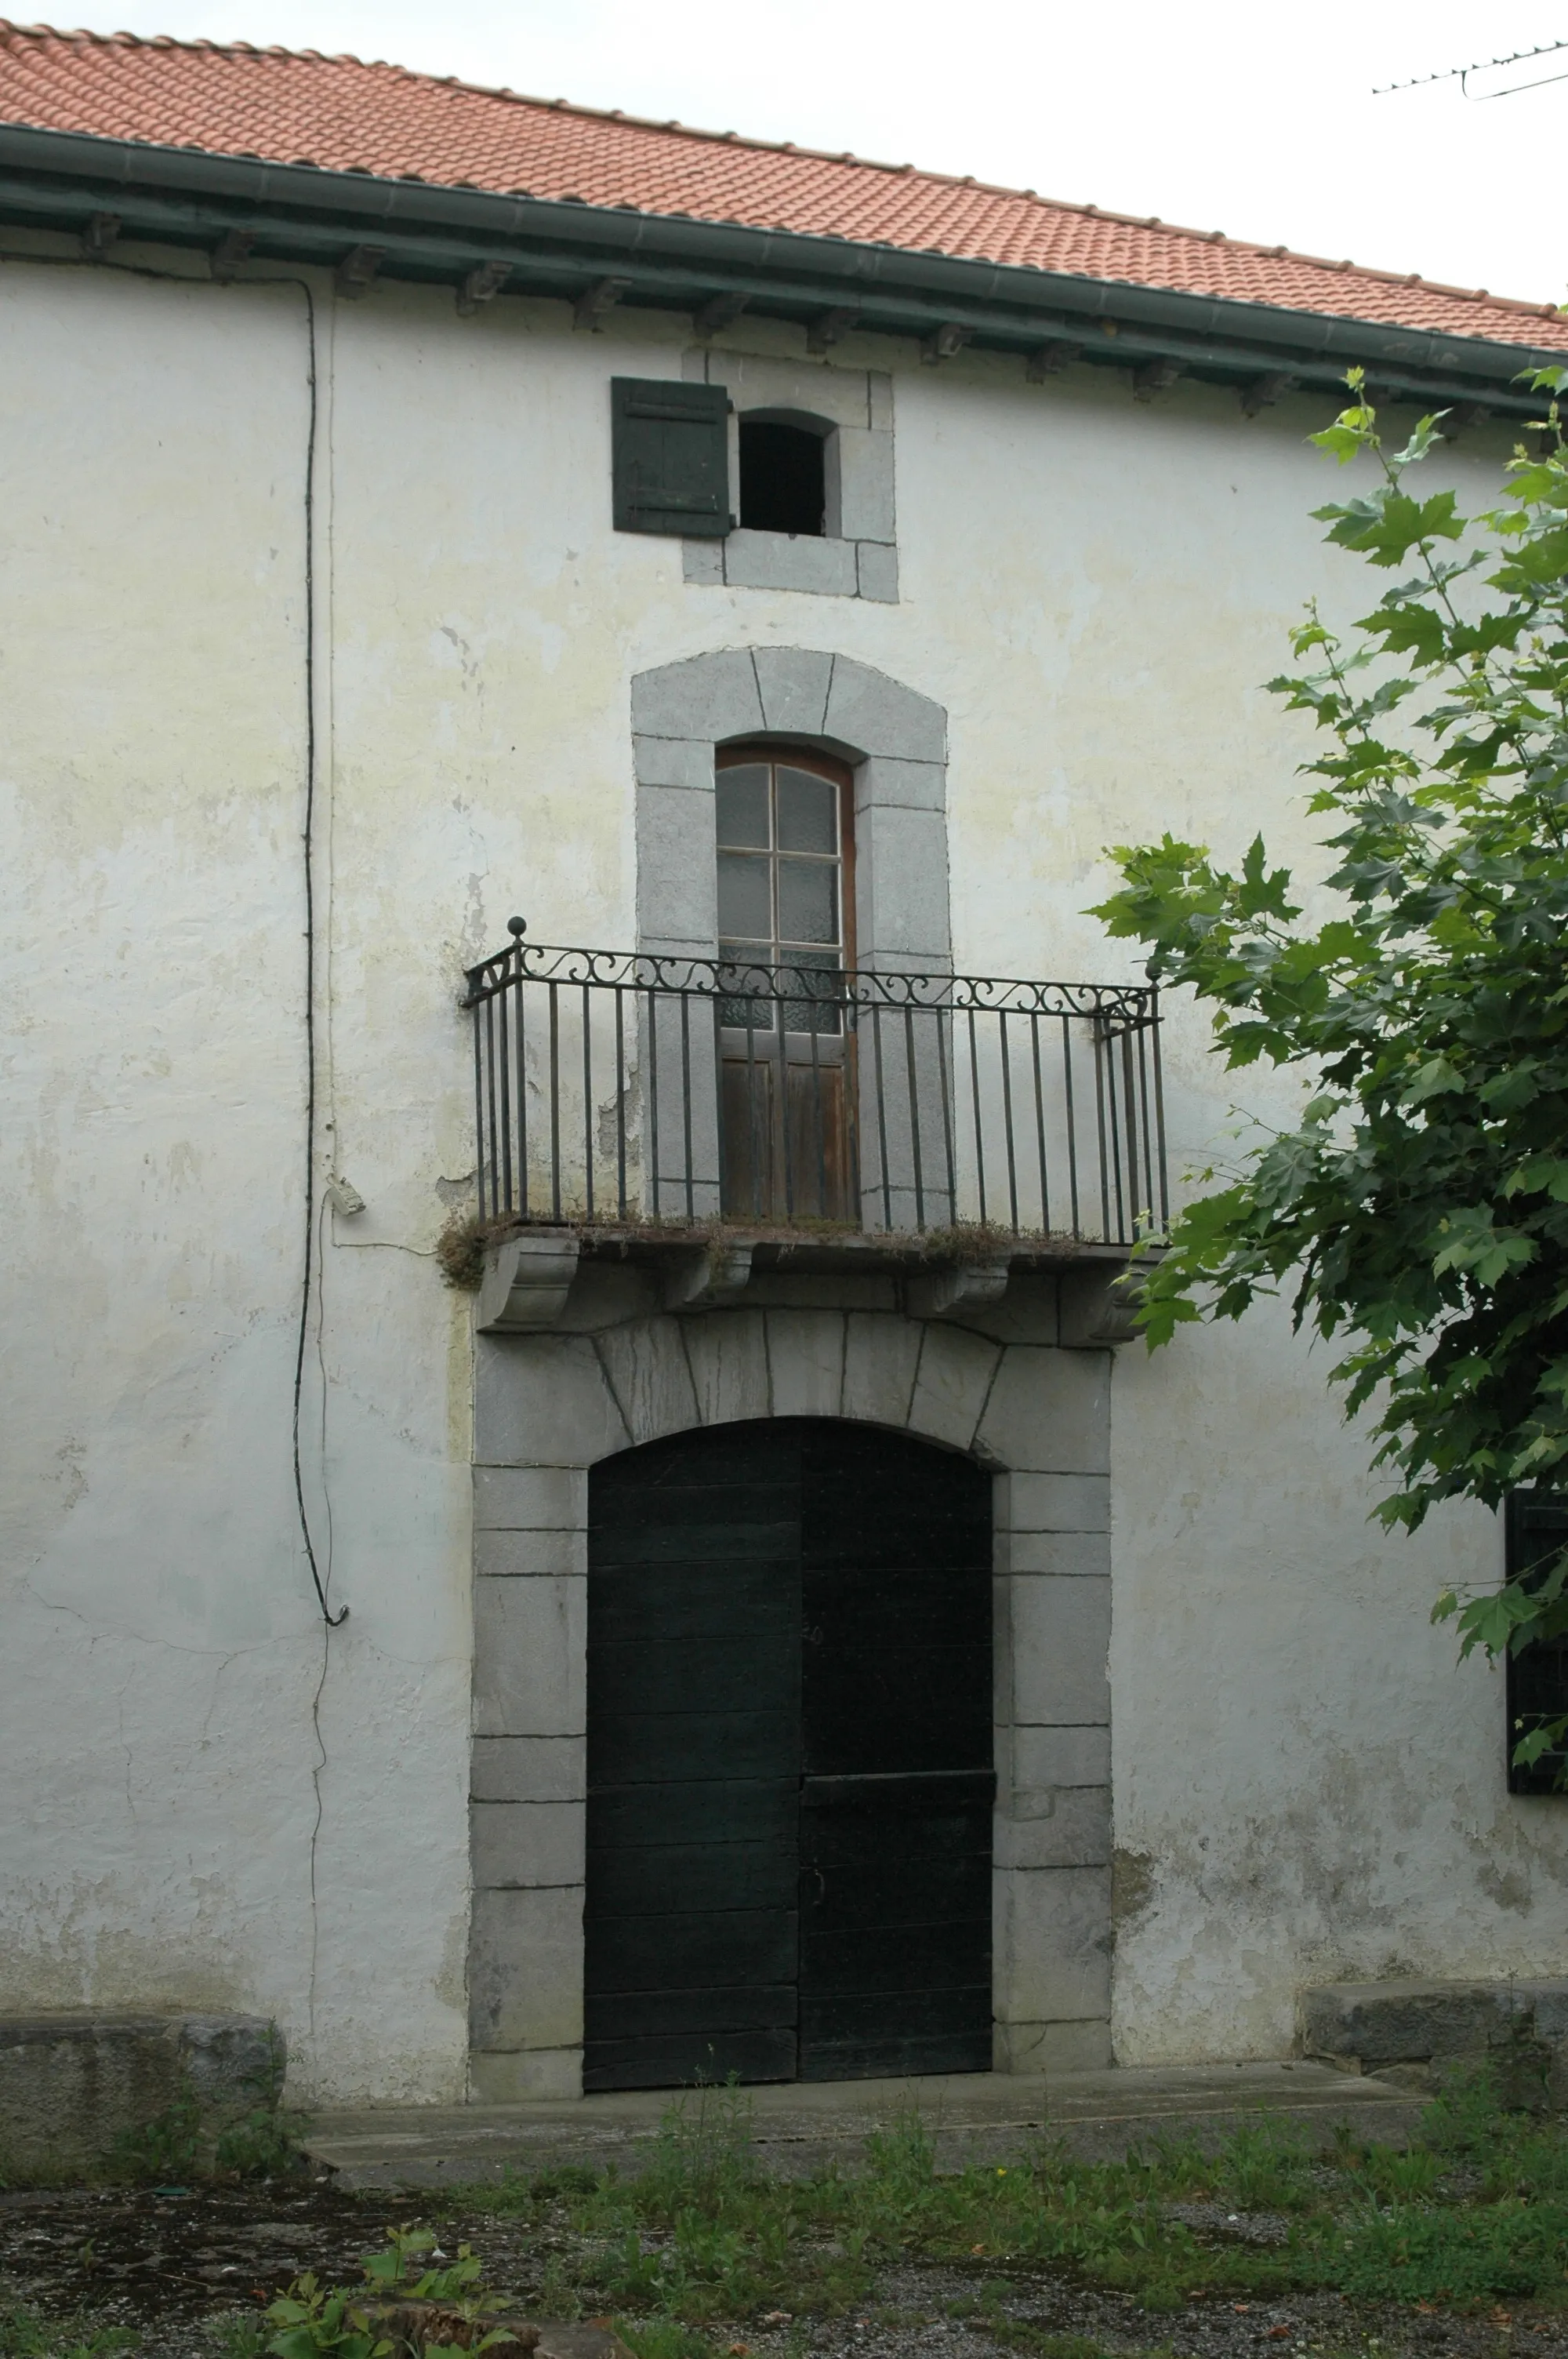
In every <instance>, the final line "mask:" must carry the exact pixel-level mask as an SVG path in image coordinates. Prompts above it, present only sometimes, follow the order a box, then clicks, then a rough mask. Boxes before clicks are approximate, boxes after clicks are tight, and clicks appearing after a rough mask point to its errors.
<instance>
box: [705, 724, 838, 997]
mask: <svg viewBox="0 0 1568 2359" xmlns="http://www.w3.org/2000/svg"><path fill="white" fill-rule="evenodd" d="M715 766H716V771H717V777H716V780H715V783H716V786H717V788H718V836H719V935H720V938H721V945H722V948H721V955H722V956H723V957H725V958H737V959H742V960H761V961H762V962H763V963H764V964H766V965H769V966H810V967H829V968H837V967H842V966H847V965H849V964H850V963H851V962H852V960H851V951H852V930H853V912H852V908H851V906H850V903H851V896H850V894H849V891H848V890H847V889H846V879H847V877H848V876H849V874H850V871H851V867H852V843H851V827H852V792H851V785H850V777H849V771H848V769H847V768H846V767H845V766H844V765H843V764H842V763H841V762H835V761H832V760H831V759H829V757H828V756H826V755H822V754H812V753H802V752H798V751H797V750H796V749H795V747H794V746H779V747H776V748H774V747H770V746H766V745H728V746H721V747H720V748H719V752H718V755H717V756H716V757H715Z"/></svg>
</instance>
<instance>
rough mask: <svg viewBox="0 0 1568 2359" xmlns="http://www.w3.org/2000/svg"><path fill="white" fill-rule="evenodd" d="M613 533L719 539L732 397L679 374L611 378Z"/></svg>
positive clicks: (725, 514) (724, 523) (729, 519)
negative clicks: (670, 533) (690, 380)
mask: <svg viewBox="0 0 1568 2359" xmlns="http://www.w3.org/2000/svg"><path fill="white" fill-rule="evenodd" d="M610 391H611V402H612V404H613V409H612V415H613V419H614V494H615V529H616V531H617V532H678V533H684V534H687V535H688V536H689V537H690V538H692V539H702V540H721V539H722V538H723V537H724V535H725V534H726V533H727V532H728V531H730V527H732V525H733V524H734V521H735V519H734V518H733V516H731V515H730V424H729V419H730V397H729V395H728V394H727V393H726V392H725V390H724V387H723V386H721V385H686V384H683V383H682V382H681V380H680V379H679V378H678V377H637V376H616V377H611V380H610Z"/></svg>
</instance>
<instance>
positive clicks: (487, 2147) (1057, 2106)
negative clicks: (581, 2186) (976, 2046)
mask: <svg viewBox="0 0 1568 2359" xmlns="http://www.w3.org/2000/svg"><path fill="white" fill-rule="evenodd" d="M722 2094H723V2093H722V2092H720V2093H719V2096H720V2097H722ZM743 2095H744V2096H745V2097H746V2099H748V2100H749V2102H750V2107H751V2120H752V2147H753V2150H754V2152H755V2155H756V2158H757V2159H758V2161H759V2162H760V2163H761V2165H762V2168H763V2169H767V2170H770V2171H773V2172H776V2173H778V2174H780V2175H782V2176H784V2177H789V2178H806V2177H808V2176H809V2175H810V2174H812V2173H813V2172H816V2171H819V2170H822V2169H826V2168H827V2166H828V2165H829V2164H830V2163H833V2162H838V2163H839V2164H840V2165H842V2166H844V2167H847V2168H849V2167H853V2166H855V2165H856V2164H858V2163H860V2161H862V2160H863V2158H864V2155H865V2144H866V2139H867V2138H868V2136H871V2134H872V2133H874V2132H876V2131H881V2130H886V2129H888V2128H890V2127H892V2125H895V2124H896V2123H898V2122H899V2121H900V2120H901V2119H902V2118H906V2117H907V2116H908V2115H909V2114H910V2113H911V2112H912V2111H914V2112H918V2114H919V2116H920V2118H921V2120H922V2121H923V2123H924V2124H925V2126H926V2128H927V2130H928V2131H929V2133H930V2135H931V2136H932V2137H933V2139H934V2141H935V2147H936V2158H937V2168H938V2169H944V2170H956V2169H961V2168H962V2167H963V2166H964V2165H965V2164H966V2163H968V2162H1004V2161H1008V2160H1017V2159H1019V2158H1021V2157H1022V2154H1023V2153H1024V2151H1025V2149H1026V2148H1027V2147H1029V2145H1030V2144H1031V2143H1032V2142H1033V2141H1036V2140H1039V2139H1041V2138H1054V2137H1057V2136H1060V2137H1062V2138H1064V2139H1065V2141H1066V2143H1067V2145H1068V2147H1070V2148H1071V2149H1072V2150H1073V2151H1074V2152H1075V2153H1076V2154H1078V2155H1080V2156H1082V2157H1083V2158H1085V2159H1086V2160H1097V2161H1098V2160H1102V2159H1108V2158H1114V2157H1119V2156H1121V2155H1124V2154H1125V2153H1126V2152H1127V2150H1128V2148H1129V2147H1132V2146H1135V2145H1137V2144H1139V2143H1140V2142H1141V2141H1142V2142H1147V2141H1148V2140H1149V2139H1151V2138H1153V2137H1170V2138H1185V2137H1195V2138H1196V2139H1197V2140H1198V2141H1199V2143H1200V2144H1201V2145H1202V2146H1203V2147H1205V2149H1206V2150H1211V2149H1212V2148H1213V2147H1215V2146H1217V2144H1218V2143H1219V2141H1220V2140H1221V2139H1222V2138H1225V2137H1227V2136H1230V2135H1231V2133H1232V2132H1234V2131H1235V2130H1238V2129H1239V2128H1241V2127H1242V2126H1243V2125H1246V2124H1248V2123H1249V2122H1251V2123H1253V2124H1256V2123H1257V2121H1258V2120H1259V2117H1260V2116H1262V2115H1274V2116H1277V2117H1278V2118H1279V2120H1280V2121H1281V2124H1282V2125H1285V2126H1286V2127H1287V2128H1288V2130H1289V2132H1290V2133H1291V2134H1292V2136H1297V2137H1299V2138H1301V2139H1302V2140H1303V2142H1310V2143H1312V2144H1313V2145H1314V2146H1317V2147H1326V2146H1328V2145H1329V2144H1330V2143H1331V2142H1332V2140H1333V2137H1334V2135H1335V2133H1336V2129H1337V2128H1338V2127H1339V2125H1341V2124H1344V2125H1346V2126H1347V2127H1348V2128H1349V2130H1350V2131H1351V2133H1352V2134H1353V2135H1354V2136H1357V2137H1358V2138H1377V2139H1379V2141H1381V2142H1382V2143H1384V2144H1386V2145H1394V2146H1403V2145H1404V2144H1406V2143H1407V2142H1408V2140H1409V2137H1410V2136H1411V2131H1412V2130H1413V2128H1414V2126H1415V2124H1416V2121H1417V2120H1418V2118H1419V2116H1420V2114H1421V2112H1422V2100H1421V2099H1419V2098H1418V2097H1415V2096H1413V2095H1412V2094H1411V2092H1410V2091H1409V2090H1408V2089H1399V2088H1395V2087H1393V2086H1391V2085H1390V2084H1389V2083H1387V2082H1381V2081H1379V2080H1377V2079H1375V2078H1373V2077H1370V2076H1367V2075H1361V2074H1355V2073H1347V2072H1338V2071H1334V2070H1333V2069H1332V2068H1331V2067H1329V2066H1327V2065H1325V2064H1314V2063H1309V2062H1304V2061H1302V2060H1299V2059H1298V2060H1291V2061H1289V2062H1281V2063H1271V2064H1175V2065H1162V2066H1158V2067H1153V2068H1141V2069H1140V2068H1129V2069H1124V2070H1119V2071H1107V2072H1056V2073H1052V2074H1050V2075H1048V2076H1047V2075H1044V2074H1033V2073H1018V2074H1011V2073H1002V2072H975V2073H954V2074H946V2075H941V2076H935V2077H932V2078H929V2079H920V2080H905V2081H830V2082H787V2083H784V2084H782V2085H770V2086H764V2087H760V2088H753V2089H748V2090H746V2091H744V2092H743ZM683 2102H684V2104H685V2106H686V2108H687V2117H688V2119H689V2118H690V2115H691V2112H692V2108H693V2107H694V2105H695V2104H697V2102H698V2101H697V2097H696V2096H695V2095H694V2093H689V2092H688V2093H686V2094H685V2096H684V2100H683V2097H682V2093H680V2092H676V2091H672V2090H668V2089H651V2090H628V2091H624V2092H617V2093H614V2094H612V2095H608V2096H595V2097H582V2098H579V2099H577V2100H576V2101H575V2102H562V2101H556V2102H550V2103H536V2104H523V2105H452V2106H425V2107H410V2108H407V2109H398V2110H392V2109H390V2108H389V2109H385V2110H380V2109H378V2110H376V2111H373V2112H366V2113H339V2114H318V2115H316V2116H315V2118H314V2121H313V2124H312V2127H311V2130H310V2134H309V2136H308V2137H307V2139H306V2146H307V2147H308V2151H309V2153H310V2155H311V2156H312V2158H314V2160H315V2161H316V2162H318V2163H319V2164H320V2165H322V2166H323V2167H324V2168H326V2169H330V2170H332V2171H333V2172H335V2173H336V2174H337V2178H338V2181H339V2183H340V2185H341V2186H343V2187H345V2188H377V2187H441V2186H458V2185H460V2184H462V2183H464V2182H465V2181H467V2182H472V2181H474V2180H498V2179H500V2178H502V2177H503V2174H504V2173H505V2172H507V2171H508V2170H514V2171H521V2172H524V2173H531V2172H534V2171H539V2170H549V2169H559V2168H560V2167H562V2166H563V2165H565V2164H579V2165H582V2166H586V2167H587V2168H588V2169H592V2170H605V2169H610V2168H611V2166H613V2167H614V2168H615V2169H617V2170H618V2171H620V2172H621V2173H622V2176H625V2177H630V2176H632V2175H633V2174H634V2173H635V2172H636V2171H638V2170H639V2169H642V2167H643V2164H644V2162H645V2161H646V2160H647V2158H648V2156H649V2154H650V2153H651V2151H652V2150H653V2148H654V2142H655V2141H656V2139H657V2137H658V2135H659V2125H660V2122H661V2120H662V2118H663V2117H664V2115H665V2114H666V2113H667V2112H668V2111H669V2109H670V2106H671V2105H672V2104H680V2103H683Z"/></svg>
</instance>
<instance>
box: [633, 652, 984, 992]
mask: <svg viewBox="0 0 1568 2359" xmlns="http://www.w3.org/2000/svg"><path fill="white" fill-rule="evenodd" d="M764 736H765V737H771V738H773V739H775V740H783V741H784V742H785V743H788V742H789V741H790V740H791V739H793V740H795V742H796V743H797V744H800V745H810V746H813V747H815V748H816V750H817V751H818V752H821V753H825V754H833V755H836V756H838V759H839V760H840V761H844V762H847V763H849V766H851V768H852V769H853V772H854V777H855V900H856V910H855V940H856V943H857V945H858V956H859V959H860V963H861V965H862V966H866V967H871V968H875V967H879V966H880V967H904V968H912V969H914V971H916V972H917V973H946V972H949V971H950V969H951V966H952V959H953V940H952V924H951V916H950V908H949V891H948V872H947V811H946V803H947V762H946V757H947V716H946V712H945V711H944V709H943V708H942V706H941V705H939V704H936V703H935V702H933V701H932V700H931V699H930V698H929V697H926V696H922V695H920V694H919V693H918V692H917V691H916V690H914V689H910V688H905V687H904V686H903V683H902V681H899V680H895V679H892V678H890V677H889V675H888V674H887V673H886V672H881V671H877V670H875V669H873V668H872V667H871V665H870V664H863V663H860V662H857V661H856V660H855V659H854V658H851V657H849V656H841V655H834V654H830V653H828V652H827V651H825V650H823V649H820V648H815V647H722V648H719V649H718V650H716V651H715V652H714V653H712V654H710V655H701V656H688V657H687V658H684V659H683V660H681V661H679V662H676V663H671V664H662V665H660V666H659V667H658V668H657V669H654V670H652V671H644V672H638V673H637V674H636V675H635V676H634V677H633V681H632V745H633V766H634V769H635V775H636V832H637V946H638V948H639V949H640V950H644V951H658V952H665V953H668V954H669V955H672V956H675V957H686V958H712V957H714V956H715V955H716V953H717V951H718V942H719V903H718V894H719V871H718V853H717V848H716V835H715V818H714V810H715V806H714V790H713V754H714V748H715V746H716V745H727V744H731V743H733V742H734V741H735V740H737V739H744V738H748V737H764Z"/></svg>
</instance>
